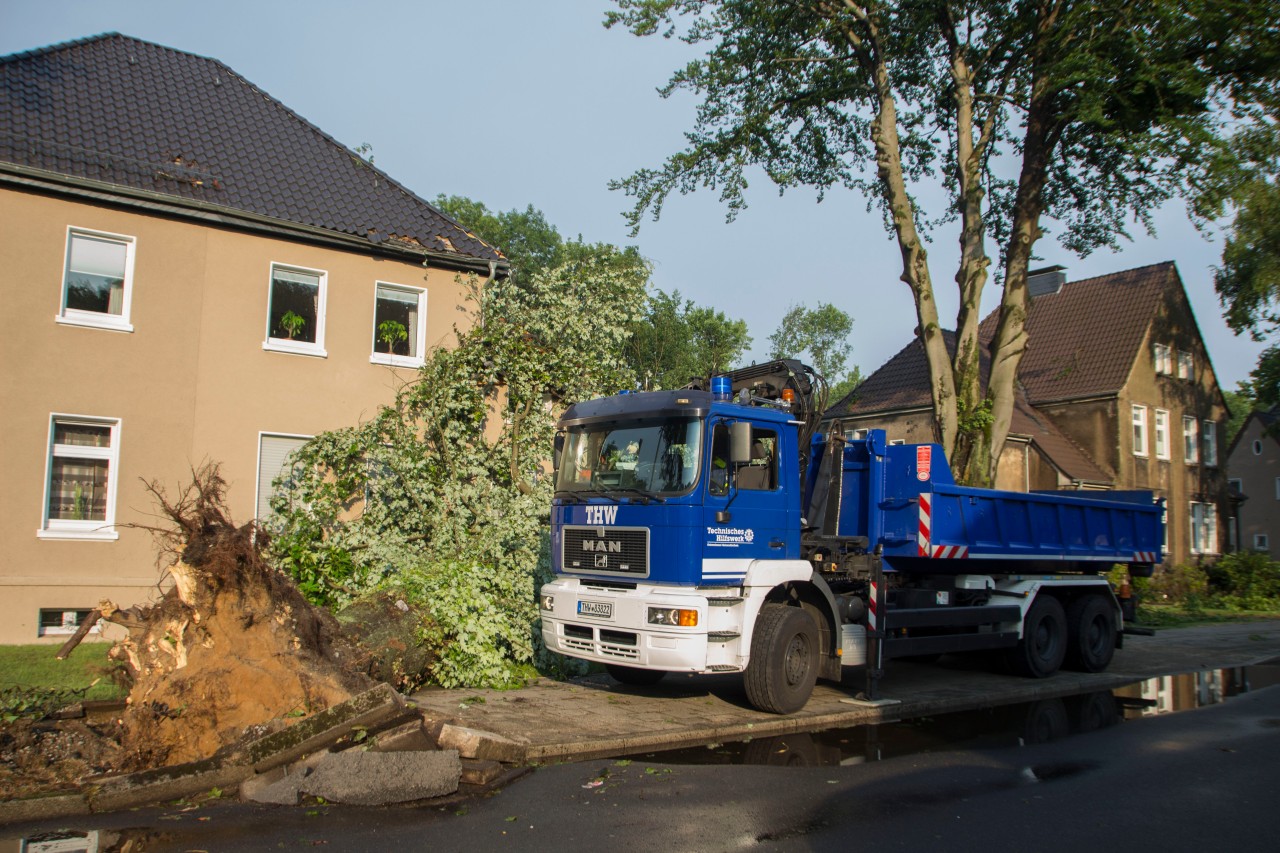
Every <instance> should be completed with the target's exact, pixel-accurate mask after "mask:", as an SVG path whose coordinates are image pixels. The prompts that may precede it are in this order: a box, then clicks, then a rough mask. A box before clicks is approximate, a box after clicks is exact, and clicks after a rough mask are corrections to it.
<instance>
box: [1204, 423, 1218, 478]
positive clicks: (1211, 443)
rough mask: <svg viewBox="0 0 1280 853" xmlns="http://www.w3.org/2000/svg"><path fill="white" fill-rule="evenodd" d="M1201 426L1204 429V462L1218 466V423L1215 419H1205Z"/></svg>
mask: <svg viewBox="0 0 1280 853" xmlns="http://www.w3.org/2000/svg"><path fill="white" fill-rule="evenodd" d="M1201 427H1202V428H1203V429H1204V464H1206V465H1210V466H1213V467H1217V465H1218V425H1217V424H1216V423H1214V422H1213V421H1205V422H1204V423H1203V424H1202V425H1201Z"/></svg>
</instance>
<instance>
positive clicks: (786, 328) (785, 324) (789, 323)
mask: <svg viewBox="0 0 1280 853" xmlns="http://www.w3.org/2000/svg"><path fill="white" fill-rule="evenodd" d="M851 334H853V318H852V317H850V316H849V315H848V314H847V313H845V312H844V311H841V310H840V309H839V308H837V307H836V306H834V305H831V304H830V303H827V302H819V303H818V307H817V308H806V307H805V306H803V305H793V306H791V307H790V308H789V309H787V313H786V314H784V315H783V316H782V320H781V321H780V322H779V323H778V328H777V329H776V330H774V333H773V334H772V335H770V336H769V358H803V359H805V360H806V361H808V363H809V364H810V365H811V366H812V367H813V368H815V369H816V370H817V371H818V372H819V373H821V374H822V375H823V376H824V377H826V380H827V382H829V383H830V384H832V385H835V384H837V383H840V382H843V381H844V378H845V364H846V363H847V362H848V361H849V353H850V352H852V351H853V344H852V343H851V342H850V341H849V335H851Z"/></svg>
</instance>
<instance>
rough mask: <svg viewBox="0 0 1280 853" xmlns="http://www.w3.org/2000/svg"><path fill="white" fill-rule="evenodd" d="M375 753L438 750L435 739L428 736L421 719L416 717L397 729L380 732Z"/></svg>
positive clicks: (375, 745) (376, 740)
mask: <svg viewBox="0 0 1280 853" xmlns="http://www.w3.org/2000/svg"><path fill="white" fill-rule="evenodd" d="M369 748H370V749H372V750H373V751H374V752H419V751H424V750H429V749H435V748H436V742H435V739H434V738H431V737H428V736H427V731H426V728H425V727H424V726H423V721H422V718H421V717H415V718H414V719H412V720H410V721H409V722H407V723H401V724H400V725H398V726H396V727H395V728H391V729H387V730H385V731H381V732H378V734H377V736H376V737H375V738H374V739H373V746H371V747H369Z"/></svg>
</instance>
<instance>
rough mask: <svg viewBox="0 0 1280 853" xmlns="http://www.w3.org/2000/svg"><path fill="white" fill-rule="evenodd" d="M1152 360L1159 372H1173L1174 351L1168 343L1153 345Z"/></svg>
mask: <svg viewBox="0 0 1280 853" xmlns="http://www.w3.org/2000/svg"><path fill="white" fill-rule="evenodd" d="M1151 360H1152V362H1154V364H1155V368H1156V373H1157V374H1160V375H1163V376H1169V375H1170V374H1172V373H1173V351H1172V350H1171V349H1169V345H1168V344H1155V345H1154V346H1153V347H1152V356H1151Z"/></svg>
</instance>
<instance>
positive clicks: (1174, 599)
mask: <svg viewBox="0 0 1280 853" xmlns="http://www.w3.org/2000/svg"><path fill="white" fill-rule="evenodd" d="M1208 592H1209V575H1208V573H1207V572H1206V571H1205V569H1204V568H1203V567H1201V566H1195V565H1178V566H1159V567H1157V568H1156V572H1155V574H1154V575H1153V576H1152V577H1151V582H1150V586H1149V587H1148V588H1147V590H1146V591H1145V597H1146V598H1148V599H1149V600H1151V601H1154V602H1169V603H1172V604H1181V605H1183V606H1188V605H1190V606H1191V607H1193V608H1194V607H1196V606H1199V605H1201V604H1203V603H1204V600H1205V596H1206V595H1207V594H1208Z"/></svg>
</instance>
